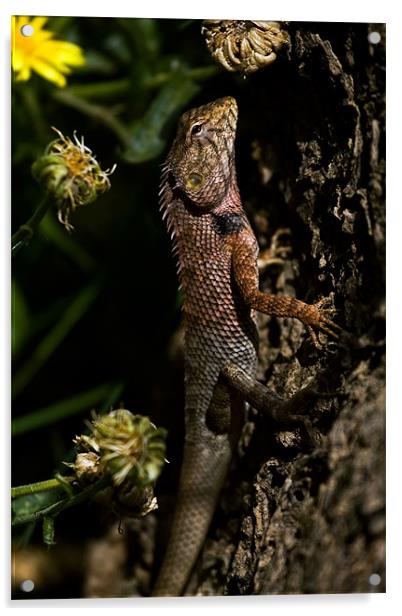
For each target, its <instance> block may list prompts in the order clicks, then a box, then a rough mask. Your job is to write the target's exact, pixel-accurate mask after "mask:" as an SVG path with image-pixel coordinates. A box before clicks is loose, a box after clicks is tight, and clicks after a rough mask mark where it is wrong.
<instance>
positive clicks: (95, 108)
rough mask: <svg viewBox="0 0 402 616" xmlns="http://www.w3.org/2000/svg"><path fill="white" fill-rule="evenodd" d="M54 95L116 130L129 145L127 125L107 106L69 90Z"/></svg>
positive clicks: (58, 99) (110, 128)
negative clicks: (85, 99) (94, 102)
mask: <svg viewBox="0 0 402 616" xmlns="http://www.w3.org/2000/svg"><path fill="white" fill-rule="evenodd" d="M53 97H54V98H55V99H56V100H57V101H58V102H59V103H62V104H63V105H67V107H72V108H73V109H76V110H77V111H79V112H81V113H83V114H84V115H87V116H89V117H91V118H94V119H95V120H97V121H98V122H100V123H102V124H103V125H104V126H106V127H107V128H109V130H111V131H112V132H114V134H115V135H116V137H117V138H118V139H119V141H120V142H121V143H122V144H123V145H124V146H126V147H127V146H128V145H129V143H130V139H129V137H128V135H127V129H126V127H125V126H124V124H122V123H121V122H120V120H118V119H117V118H116V117H115V116H114V115H113V114H112V113H111V112H110V111H109V110H108V109H106V107H101V106H100V105H94V104H93V103H88V101H84V100H83V99H81V98H79V97H78V96H74V94H71V93H70V92H67V91H63V92H55V93H54V94H53Z"/></svg>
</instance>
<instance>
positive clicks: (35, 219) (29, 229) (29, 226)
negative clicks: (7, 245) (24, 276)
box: [11, 193, 52, 257]
mask: <svg viewBox="0 0 402 616" xmlns="http://www.w3.org/2000/svg"><path fill="white" fill-rule="evenodd" d="M51 203H52V198H51V195H50V193H46V195H45V196H44V198H43V199H42V201H41V203H40V204H39V206H38V207H37V208H36V210H35V211H34V213H33V214H32V216H31V218H30V219H29V220H28V222H26V223H25V224H24V225H21V227H20V228H19V229H18V231H16V232H15V233H14V235H13V236H12V238H11V254H12V256H13V257H14V256H15V255H16V254H17V253H18V252H19V251H20V250H21V248H22V247H23V246H26V245H27V244H29V242H30V241H31V239H32V237H33V235H34V233H35V231H36V229H37V227H38V226H39V223H40V222H41V220H42V218H43V217H44V216H45V214H46V213H47V211H48V209H49V207H50V205H51Z"/></svg>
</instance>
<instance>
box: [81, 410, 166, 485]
mask: <svg viewBox="0 0 402 616" xmlns="http://www.w3.org/2000/svg"><path fill="white" fill-rule="evenodd" d="M91 430H92V432H91V434H90V435H89V436H86V435H82V436H80V437H77V438H76V439H75V442H76V444H78V445H79V446H81V447H82V448H83V449H86V450H87V451H88V450H92V451H94V452H95V453H96V454H97V455H99V460H100V467H101V468H102V469H103V471H104V472H107V473H108V474H110V475H111V477H112V482H113V484H114V485H115V486H118V487H120V486H121V487H122V489H124V490H127V489H128V486H138V487H144V486H147V485H149V484H151V483H153V482H154V481H155V480H156V478H157V477H158V475H159V473H160V471H161V469H162V466H163V464H164V462H165V448H166V445H165V436H166V431H165V430H164V429H163V428H156V426H154V424H153V423H152V422H151V421H150V420H149V419H148V417H143V416H141V415H133V414H132V413H131V412H130V411H127V410H126V409H118V410H115V411H111V412H110V413H108V414H107V415H99V416H95V417H94V419H93V420H92V423H91Z"/></svg>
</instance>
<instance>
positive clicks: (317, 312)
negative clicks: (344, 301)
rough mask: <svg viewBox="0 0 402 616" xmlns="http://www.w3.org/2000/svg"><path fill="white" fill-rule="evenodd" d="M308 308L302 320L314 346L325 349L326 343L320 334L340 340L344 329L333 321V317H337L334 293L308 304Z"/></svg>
mask: <svg viewBox="0 0 402 616" xmlns="http://www.w3.org/2000/svg"><path fill="white" fill-rule="evenodd" d="M306 306H307V307H306V310H305V312H304V314H303V315H302V317H301V319H300V320H301V321H302V323H303V324H304V325H305V326H306V328H307V331H308V333H309V334H310V337H311V339H312V342H313V344H314V346H315V347H316V348H317V349H322V348H323V347H324V345H325V343H326V342H325V341H322V340H321V339H320V334H326V335H327V336H330V337H332V338H335V340H338V338H339V336H340V334H341V333H342V332H343V329H342V327H340V326H339V325H338V324H337V323H335V322H334V321H332V317H334V316H335V315H336V308H335V307H334V304H333V293H331V294H330V296H329V297H323V298H322V299H320V300H319V301H318V302H316V303H315V304H307V305H306Z"/></svg>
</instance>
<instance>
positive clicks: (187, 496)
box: [153, 97, 338, 596]
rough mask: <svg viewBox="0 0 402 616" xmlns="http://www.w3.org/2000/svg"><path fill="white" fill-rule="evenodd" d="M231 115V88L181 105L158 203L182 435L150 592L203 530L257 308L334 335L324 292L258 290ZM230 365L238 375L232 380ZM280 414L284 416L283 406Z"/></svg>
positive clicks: (238, 404) (249, 358) (164, 584)
mask: <svg viewBox="0 0 402 616" xmlns="http://www.w3.org/2000/svg"><path fill="white" fill-rule="evenodd" d="M236 124H237V105H236V101H235V100H234V99H233V98H230V97H227V98H222V99H219V100H217V101H215V102H213V103H210V104H207V105H204V106H202V107H199V108H197V109H192V110H190V111H188V112H186V113H185V114H184V115H183V116H182V118H181V119H180V122H179V127H178V132H177V136H176V139H175V141H174V143H173V145H172V148H171V150H170V152H169V155H168V158H167V161H166V164H165V166H164V170H163V174H162V184H161V191H160V195H161V209H162V211H163V217H164V218H166V219H167V226H168V230H169V232H170V233H171V236H172V240H173V252H174V254H176V255H177V257H178V273H179V278H180V283H181V287H182V291H183V312H184V322H185V429H186V436H185V445H184V457H183V466H182V471H181V476H180V483H179V493H178V500H177V505H176V511H175V515H174V520H173V526H172V531H171V536H170V540H169V543H168V547H167V551H166V555H165V559H164V562H163V564H162V568H161V571H160V573H159V577H158V579H157V582H156V585H155V587H154V589H153V595H154V596H168V595H170V596H179V595H180V594H182V593H183V591H184V589H185V586H186V583H187V581H188V577H189V574H190V572H191V570H192V568H193V566H194V564H195V561H196V559H197V557H198V554H199V552H200V549H201V547H202V544H203V542H204V539H205V536H206V533H207V531H208V527H209V524H210V522H211V518H212V515H213V513H214V510H215V507H216V504H217V500H218V497H219V493H220V491H221V488H222V485H223V482H224V480H225V477H226V474H227V471H228V467H229V464H230V460H231V457H232V452H233V447H234V446H235V444H236V442H237V439H238V436H239V434H240V430H241V426H242V420H243V411H244V407H243V399H246V398H247V396H244V390H243V389H242V395H240V393H239V391H237V390H236V387H237V386H238V381H239V380H241V381H242V382H243V381H244V379H243V378H242V375H243V376H245V377H246V381H247V383H249V382H251V383H255V374H256V366H257V330H256V321H255V311H256V310H260V311H262V312H264V313H266V314H271V315H276V316H280V317H296V318H298V319H300V320H301V321H302V322H303V323H304V324H305V325H306V327H307V328H308V330H309V332H310V334H311V335H312V338H313V341H314V342H315V343H316V344H317V345H318V346H319V342H318V338H317V335H316V331H319V330H323V331H324V332H326V333H329V334H331V335H333V336H335V337H336V332H335V329H336V328H338V326H337V325H335V324H334V323H332V321H331V320H330V319H329V316H330V315H331V314H332V312H331V310H330V309H328V308H326V303H325V302H324V301H321V302H318V303H317V304H315V305H308V304H305V303H303V302H300V301H298V300H296V299H294V298H292V297H277V296H269V295H266V294H264V293H262V292H260V291H259V290H258V270H257V256H258V245H257V241H256V238H255V236H254V233H253V231H252V229H251V226H250V223H249V222H248V220H247V217H246V215H245V212H244V210H243V207H242V204H241V200H240V195H239V191H238V188H237V181H236V169H235V160H234V140H235V133H236ZM236 370H238V371H239V372H240V373H241V374H239V375H238V376H239V379H238V381H236V379H233V382H231V380H230V375H231V374H232V372H233V371H234V372H236ZM256 387H258V388H261V387H262V385H261V384H258V383H257V384H256ZM238 389H239V388H238ZM257 398H258V396H257ZM247 399H248V398H247ZM250 399H251V400H255V399H256V396H254V397H253V396H252V395H250ZM271 402H272V400H271ZM264 404H265V403H264ZM277 415H278V413H277ZM283 417H284V419H287V420H288V419H289V416H288V415H286V412H284V413H283ZM293 418H294V417H293V416H292V419H293ZM276 419H278V416H276Z"/></svg>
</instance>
